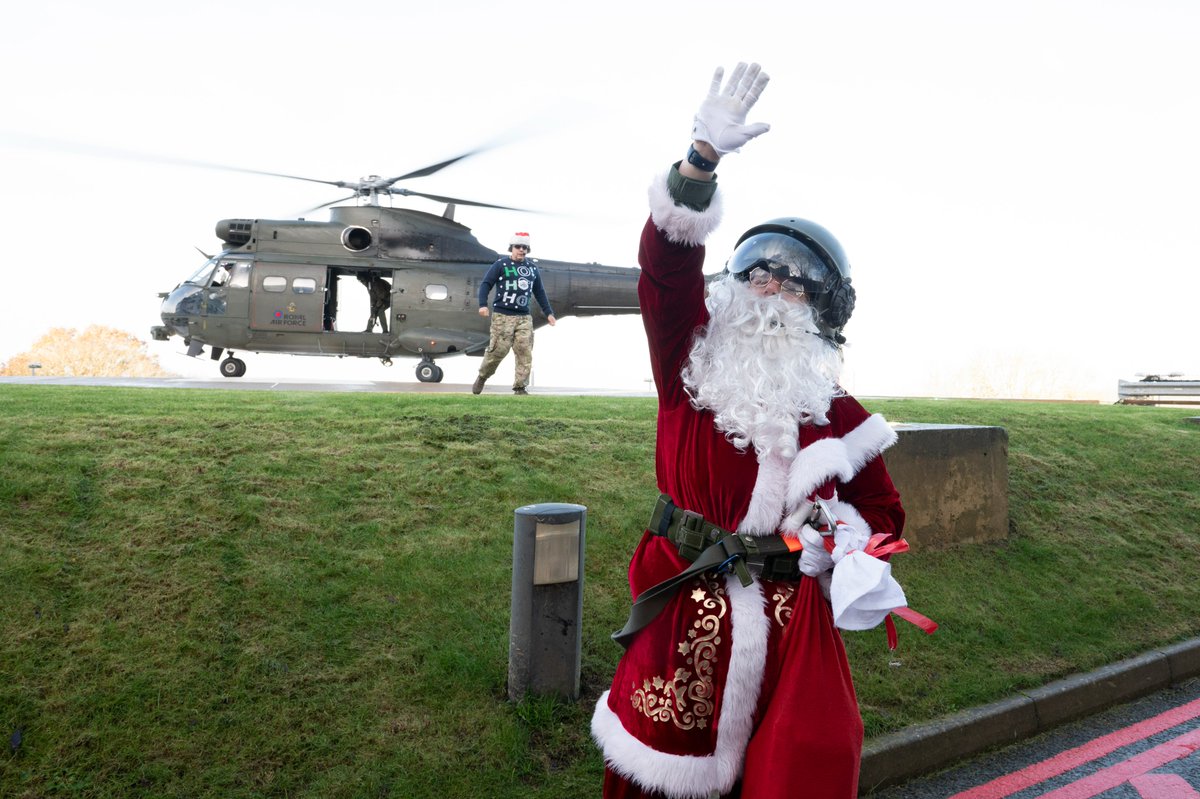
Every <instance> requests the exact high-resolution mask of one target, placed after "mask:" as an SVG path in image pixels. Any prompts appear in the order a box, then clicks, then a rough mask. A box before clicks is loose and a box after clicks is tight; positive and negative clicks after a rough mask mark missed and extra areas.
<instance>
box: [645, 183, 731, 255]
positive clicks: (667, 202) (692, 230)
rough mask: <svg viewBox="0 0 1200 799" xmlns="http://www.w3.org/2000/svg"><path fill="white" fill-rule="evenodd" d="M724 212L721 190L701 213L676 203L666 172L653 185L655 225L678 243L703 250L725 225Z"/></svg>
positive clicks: (651, 200)
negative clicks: (710, 237)
mask: <svg viewBox="0 0 1200 799" xmlns="http://www.w3.org/2000/svg"><path fill="white" fill-rule="evenodd" d="M672 168H673V167H672ZM723 210H724V204H723V202H722V201H721V190H720V189H717V192H716V194H714V195H713V198H712V202H711V203H709V205H708V208H707V209H706V210H704V211H697V210H695V209H694V208H688V207H687V206H686V205H676V204H675V200H674V199H673V198H672V197H671V193H670V192H669V191H668V190H667V173H666V172H663V173H661V174H659V175H657V176H656V177H655V178H654V180H653V181H652V182H651V183H650V217H651V218H652V219H653V220H654V226H655V227H657V228H658V229H659V230H661V231H662V232H663V233H664V234H666V237H667V239H668V240H669V241H671V242H674V243H675V244H683V245H686V246H688V247H699V246H700V245H701V244H703V243H704V240H705V239H707V238H708V235H709V234H710V233H712V232H713V231H714V230H716V229H717V227H718V226H719V225H720V224H721V215H722V213H723Z"/></svg>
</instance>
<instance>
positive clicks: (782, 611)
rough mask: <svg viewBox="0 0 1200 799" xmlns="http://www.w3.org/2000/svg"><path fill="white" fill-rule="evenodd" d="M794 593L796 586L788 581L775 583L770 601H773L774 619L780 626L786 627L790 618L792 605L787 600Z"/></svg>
mask: <svg viewBox="0 0 1200 799" xmlns="http://www.w3.org/2000/svg"><path fill="white" fill-rule="evenodd" d="M795 593H796V586H794V585H790V584H788V583H776V584H775V593H774V595H773V596H772V597H771V601H772V602H774V603H775V621H776V623H777V624H779V626H780V627H786V626H787V623H788V622H789V621H791V619H792V606H791V605H789V604H788V600H790V599H791V598H792V596H793V595H794V594H795Z"/></svg>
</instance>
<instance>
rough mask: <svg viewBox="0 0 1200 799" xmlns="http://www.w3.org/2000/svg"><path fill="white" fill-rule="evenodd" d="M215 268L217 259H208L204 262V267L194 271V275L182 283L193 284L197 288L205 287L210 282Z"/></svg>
mask: <svg viewBox="0 0 1200 799" xmlns="http://www.w3.org/2000/svg"><path fill="white" fill-rule="evenodd" d="M216 268H217V259H216V258H209V259H208V260H207V261H205V262H204V266H202V267H200V268H199V269H197V270H196V274H194V275H192V276H191V277H189V278H188V279H187V280H185V281H183V282H184V283H195V284H197V285H199V286H207V285H208V282H209V281H210V280H212V274H213V270H214V269H216Z"/></svg>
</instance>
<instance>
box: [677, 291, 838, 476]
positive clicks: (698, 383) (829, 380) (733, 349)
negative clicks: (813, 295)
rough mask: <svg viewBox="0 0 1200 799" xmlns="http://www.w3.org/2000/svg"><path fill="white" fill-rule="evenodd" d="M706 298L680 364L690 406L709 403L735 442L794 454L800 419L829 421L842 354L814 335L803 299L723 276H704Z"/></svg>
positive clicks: (812, 315) (705, 406) (761, 451)
mask: <svg viewBox="0 0 1200 799" xmlns="http://www.w3.org/2000/svg"><path fill="white" fill-rule="evenodd" d="M707 305H708V312H709V322H708V325H707V326H706V327H705V329H704V330H703V331H701V332H700V333H699V334H697V336H696V340H695V341H694V342H693V343H692V350H691V353H689V355H688V360H687V364H686V365H685V366H684V368H683V372H682V378H683V384H684V387H685V388H686V389H687V392H688V396H690V397H691V398H692V400H691V401H692V405H693V407H695V408H697V409H698V410H703V409H708V410H710V411H712V413H713V419H714V422H715V424H716V426H717V429H718V430H721V431H722V432H724V433H725V435H726V438H728V439H729V441H730V443H732V444H733V445H734V446H735V447H737V448H738V449H742V450H744V449H746V447H748V446H749V445H750V444H753V445H754V450H755V452H757V453H758V455H759V457H760V458H761V457H762V456H763V455H765V454H766V453H768V452H772V451H773V452H776V453H778V454H779V455H781V456H783V457H785V458H792V457H794V456H795V454H796V451H797V448H798V442H797V437H798V434H799V427H800V425H804V424H817V425H825V424H829V418H828V416H827V414H828V412H829V405H830V403H831V402H832V400H833V398H834V396H836V395H837V394H839V393H840V389H839V388H838V385H837V381H838V376H839V374H840V372H841V354H840V353H839V352H838V350H837V349H836V348H835V347H834V346H833V345H831V344H830V343H829V342H827V341H826V340H825V339H823V338H821V337H820V336H819V335H818V330H817V325H816V315H815V313H814V311H813V309H812V307H810V306H809V305H808V304H806V303H798V302H795V301H794V300H789V299H785V298H784V297H783V296H782V295H773V296H762V295H760V294H758V293H757V292H755V291H754V290H753V289H751V288H750V286H749V285H748V284H746V283H742V282H741V281H737V280H734V279H733V278H721V279H719V280H714V281H713V282H712V283H710V284H709V287H708V299H707Z"/></svg>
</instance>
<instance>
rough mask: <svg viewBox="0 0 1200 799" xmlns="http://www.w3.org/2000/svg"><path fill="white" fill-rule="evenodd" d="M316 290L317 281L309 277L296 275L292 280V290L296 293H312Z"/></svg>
mask: <svg viewBox="0 0 1200 799" xmlns="http://www.w3.org/2000/svg"><path fill="white" fill-rule="evenodd" d="M316 290H317V281H315V280H313V279H312V278H311V277H298V278H296V279H295V280H293V281H292V291H294V292H296V293H297V294H313V293H315V292H316Z"/></svg>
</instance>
